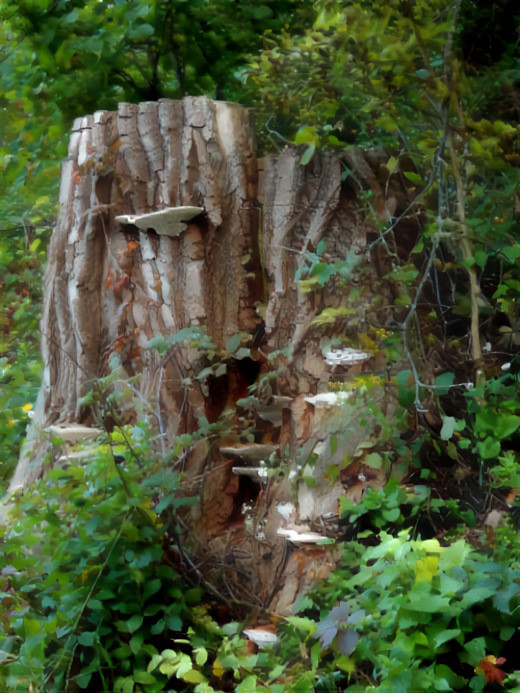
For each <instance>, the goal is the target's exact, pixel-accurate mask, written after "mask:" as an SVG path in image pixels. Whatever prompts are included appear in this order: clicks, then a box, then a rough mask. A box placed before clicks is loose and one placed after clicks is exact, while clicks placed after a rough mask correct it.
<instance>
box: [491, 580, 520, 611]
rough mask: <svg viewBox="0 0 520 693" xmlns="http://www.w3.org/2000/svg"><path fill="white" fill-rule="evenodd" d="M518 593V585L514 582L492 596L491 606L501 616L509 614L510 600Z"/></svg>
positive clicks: (519, 589) (519, 587) (519, 591)
mask: <svg viewBox="0 0 520 693" xmlns="http://www.w3.org/2000/svg"><path fill="white" fill-rule="evenodd" d="M518 593H520V585H518V583H516V582H512V583H511V584H509V585H507V586H506V587H503V588H502V589H501V590H499V591H498V592H497V593H496V594H495V595H494V596H493V605H494V606H495V608H496V609H498V610H499V611H501V612H502V613H503V614H509V613H511V609H510V602H511V599H512V598H513V597H515V596H516V595H518Z"/></svg>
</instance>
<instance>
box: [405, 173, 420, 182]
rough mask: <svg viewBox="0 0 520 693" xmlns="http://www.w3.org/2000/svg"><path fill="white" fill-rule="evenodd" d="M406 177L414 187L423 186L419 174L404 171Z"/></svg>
mask: <svg viewBox="0 0 520 693" xmlns="http://www.w3.org/2000/svg"><path fill="white" fill-rule="evenodd" d="M404 175H405V176H406V178H408V180H409V181H410V182H411V183H413V184H414V185H421V183H422V182H423V179H422V177H421V176H420V175H419V174H418V173H414V172H413V171H404Z"/></svg>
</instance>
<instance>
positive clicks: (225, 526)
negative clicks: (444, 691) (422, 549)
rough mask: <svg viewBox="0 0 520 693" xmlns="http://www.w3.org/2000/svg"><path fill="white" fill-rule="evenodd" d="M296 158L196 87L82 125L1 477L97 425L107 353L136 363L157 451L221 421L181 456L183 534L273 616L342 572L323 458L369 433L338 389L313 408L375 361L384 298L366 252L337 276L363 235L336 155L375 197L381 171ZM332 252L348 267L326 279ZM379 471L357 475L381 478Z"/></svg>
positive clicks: (339, 488)
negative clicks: (191, 498)
mask: <svg viewBox="0 0 520 693" xmlns="http://www.w3.org/2000/svg"><path fill="white" fill-rule="evenodd" d="M300 156H301V154H300V153H299V152H298V151H297V150H296V149H289V148H286V149H285V150H284V151H282V152H281V153H279V154H278V155H276V156H267V157H264V158H262V159H258V158H257V157H256V154H255V143H254V134H253V129H252V126H251V124H250V117H249V113H248V111H247V110H245V109H243V108H242V107H240V106H238V105H234V104H230V103H224V102H216V101H211V100H209V99H207V98H205V97H187V98H184V99H183V100H182V101H171V100H161V101H159V102H158V103H143V104H140V105H134V104H128V103H123V104H120V106H119V109H118V111H117V113H115V112H105V111H100V112H97V113H95V114H94V115H93V116H87V117H84V118H81V119H78V120H77V121H76V122H75V123H74V127H73V132H72V136H71V140H70V146H69V155H68V159H67V161H66V162H65V164H64V166H63V172H62V179H61V191H60V212H59V217H58V220H57V224H56V227H55V230H54V233H53V236H52V239H51V243H50V247H49V253H48V258H49V260H48V268H47V272H46V276H45V287H44V309H43V317H42V323H41V324H42V352H43V358H44V375H43V382H42V386H41V391H40V396H39V399H38V403H37V406H36V407H35V413H34V419H33V424H32V428H31V431H30V432H29V435H28V440H27V444H26V446H25V448H24V450H23V453H22V456H21V459H20V462H19V465H18V468H17V470H16V473H15V476H14V478H13V481H12V484H11V489H13V488H17V487H20V486H22V487H23V486H24V485H26V484H27V483H30V482H31V481H33V480H35V479H36V478H38V477H39V476H41V474H42V473H43V467H42V460H43V457H44V452H45V450H46V449H47V448H49V447H50V443H49V442H48V441H49V439H50V437H51V436H49V435H48V433H46V432H48V431H49V430H50V431H51V434H52V435H56V434H60V432H61V433H63V435H62V437H65V435H66V432H67V431H69V433H70V435H71V436H72V440H77V439H79V438H81V436H82V435H83V434H86V435H89V431H90V433H91V434H92V435H95V433H96V428H99V427H100V422H99V421H98V420H96V417H95V412H94V411H93V410H92V408H91V407H89V406H82V404H81V398H82V397H84V396H85V395H86V394H87V393H88V392H89V391H90V390H92V388H93V387H94V386H95V384H96V382H98V381H99V379H100V378H103V377H105V376H107V375H108V373H109V372H110V364H111V361H112V358H113V357H114V356H117V359H118V362H119V363H120V366H119V368H120V377H119V381H118V382H119V383H121V381H125V380H130V379H131V378H134V376H136V375H137V374H139V375H140V378H139V380H138V381H136V382H137V383H138V384H137V385H134V386H133V387H134V389H136V390H137V394H138V400H139V401H140V402H142V403H144V404H143V406H142V408H141V409H140V410H138V409H136V410H135V411H128V410H125V411H124V412H123V413H124V416H125V417H126V418H125V422H126V423H135V422H136V421H137V420H140V419H142V418H147V419H148V420H149V421H150V424H151V425H152V427H153V428H154V429H155V430H156V431H157V433H158V435H159V437H160V440H161V445H162V446H163V449H164V450H171V449H172V446H173V445H174V439H175V438H176V436H179V435H180V434H191V433H193V432H194V431H196V430H197V429H198V428H199V427H200V426H201V422H206V423H207V425H212V424H218V423H219V422H222V427H221V431H220V432H219V433H218V434H213V435H212V436H211V437H205V438H203V439H201V440H200V441H198V442H197V443H196V444H194V445H192V446H191V447H190V448H189V450H188V452H187V454H186V457H185V459H184V460H183V464H184V471H185V478H186V482H185V483H186V493H187V494H193V495H195V494H198V496H199V498H200V502H199V503H198V504H197V505H196V506H195V507H194V508H193V509H192V511H191V512H190V514H189V515H186V516H185V517H184V520H185V526H186V532H185V537H184V538H183V541H185V546H186V550H187V551H188V552H189V553H190V555H191V556H192V559H193V562H194V563H196V564H197V565H200V566H203V567H202V568H201V572H202V573H203V575H204V577H205V580H206V581H207V582H208V583H211V584H213V585H215V586H216V587H217V588H218V590H219V591H220V593H221V594H223V596H225V597H227V598H228V599H229V600H230V601H231V602H235V603H237V604H242V605H246V606H247V605H249V606H250V608H257V609H259V610H262V609H270V610H274V611H277V612H279V613H287V611H288V609H289V608H290V605H291V604H292V603H293V601H294V599H295V598H296V596H297V595H298V594H299V593H301V592H302V590H304V589H306V588H307V587H308V586H309V585H310V584H312V582H313V581H314V580H316V579H318V578H319V577H324V576H326V574H327V572H328V571H329V570H330V569H331V568H332V567H333V566H334V561H335V556H334V552H333V551H331V550H330V549H329V548H328V547H327V546H320V545H316V542H317V541H318V539H319V538H320V537H321V536H325V535H327V533H328V534H331V533H332V534H334V532H335V531H337V501H338V498H339V496H340V495H341V494H342V493H344V491H345V479H343V480H342V479H341V478H340V479H334V478H332V477H330V475H329V473H328V469H329V467H330V465H334V464H335V465H339V467H341V465H342V464H343V466H345V460H346V459H347V458H348V456H349V455H352V454H353V453H354V451H355V450H356V448H358V447H359V444H360V443H362V442H363V441H366V440H367V439H368V438H369V435H370V434H369V432H367V430H368V428H367V426H365V427H363V426H362V425H360V423H359V420H358V419H357V418H356V416H357V413H356V406H355V405H354V404H352V405H349V404H348V399H347V396H346V395H345V397H344V398H343V401H344V405H343V406H342V408H341V410H337V414H336V417H335V418H334V416H332V417H331V414H330V407H328V408H327V407H325V408H322V406H321V405H323V404H327V396H329V400H330V395H331V394H333V393H331V392H330V382H331V380H332V381H336V382H337V383H338V382H339V383H340V384H341V383H342V382H344V381H345V380H348V379H349V378H350V379H352V377H353V372H354V373H355V372H360V370H362V369H363V368H365V367H369V368H372V369H373V368H375V367H377V368H379V369H381V368H382V367H384V366H382V364H380V363H379V364H378V363H377V358H378V357H377V354H376V353H375V352H370V351H368V352H367V351H366V350H363V349H360V348H359V347H360V344H359V340H358V334H357V333H358V331H361V332H362V331H363V325H364V324H366V321H367V313H368V312H369V310H370V304H371V303H373V299H374V296H375V295H376V294H377V293H379V297H380V298H379V304H378V306H380V305H382V304H384V302H385V299H384V291H383V290H382V289H381V282H380V280H379V279H378V275H377V272H376V270H375V268H374V267H371V266H370V265H367V266H365V269H364V274H363V273H362V274H361V276H362V277H363V281H362V282H359V281H358V280H356V281H354V280H352V282H351V284H350V285H349V281H350V278H349V277H350V275H349V272H351V266H352V268H353V266H354V265H355V264H356V262H358V260H359V258H360V256H359V254H356V250H359V249H361V248H363V246H365V244H366V239H367V233H370V232H371V229H370V228H369V227H368V226H367V224H366V222H365V221H364V219H363V213H362V211H361V208H360V203H359V200H358V198H357V195H356V185H354V184H353V183H352V180H353V179H352V177H350V178H347V180H346V181H344V180H343V178H345V176H342V171H343V170H345V168H344V167H345V163H346V164H347V165H348V166H349V167H350V169H351V170H354V169H356V171H357V175H358V178H361V179H362V180H363V181H365V183H366V185H367V187H370V188H371V189H372V191H373V192H374V194H375V200H376V201H377V200H378V199H380V198H381V196H383V192H382V191H383V190H384V185H385V180H384V172H383V173H382V171H383V167H382V166H381V162H380V161H377V160H376V159H377V157H374V156H372V159H370V157H368V159H367V157H366V156H365V155H363V153H362V152H360V151H358V152H357V153H356V154H355V156H354V158H352V155H350V156H351V159H350V160H348V161H346V160H345V159H343V161H342V160H341V159H340V158H339V157H338V156H335V155H333V154H331V153H322V154H316V155H314V156H313V158H312V160H311V161H310V163H309V164H307V165H306V166H303V165H301V163H300ZM385 171H386V169H385ZM386 176H388V172H387V171H386ZM378 196H379V197H378ZM386 197H387V201H386V209H388V208H389V205H390V206H391V205H392V204H393V203H392V202H391V201H390V203H389V202H388V195H387V196H386ZM394 207H395V204H394ZM172 208H181V209H180V211H177V212H175V213H173V212H172V213H171V215H172V216H171V218H170V213H169V212H168V213H167V214H166V213H165V214H162V215H157V214H156V212H159V211H162V210H170V209H172ZM183 208H191V211H190V212H188V211H187V210H184V209H183ZM199 210H200V213H199ZM147 215H148V216H147ZM175 215H177V216H176V217H175V219H176V220H175V219H173V217H174V216H175ZM318 246H320V247H319V255H318V254H317V252H316V251H317V249H318ZM337 261H342V262H343V263H344V274H343V276H338V275H337V274H333V273H331V274H330V275H329V276H328V275H327V267H329V265H330V263H334V262H337ZM349 263H350V265H349ZM349 268H350V269H349ZM320 273H321V274H320ZM295 277H299V278H301V279H304V280H306V282H307V287H305V282H304V284H303V285H301V284H300V285H299V284H298V283H297V282H296V281H295ZM302 286H303V288H302ZM305 288H308V289H312V290H309V291H305V290H304V289H305ZM387 293H388V292H387ZM353 306H354V308H353ZM367 306H368V308H367ZM372 307H373V308H374V306H372ZM376 308H377V307H376ZM376 308H374V309H376ZM183 330H184V332H182V331H183ZM175 335H177V336H178V337H179V339H178V340H177V341H176V343H173V344H172V343H171V342H172V340H171V339H170V342H168V338H169V337H174V336H175ZM183 335H187V338H186V339H181V337H182V336H183ZM161 338H164V339H165V340H166V351H165V353H159V351H160V350H158V349H157V348H156V346H157V344H158V343H159V342H160V340H161ZM157 340H159V342H158V341H157ZM173 342H175V339H173ZM168 344H170V346H168ZM361 346H362V345H361ZM349 349H350V350H349ZM327 354H328V356H327ZM342 354H343V356H342ZM342 359H343V360H342ZM116 386H117V387H119V386H120V387H122V385H120V384H119V385H116ZM327 393H328V395H327ZM380 394H384V393H380ZM316 395H322V397H321V399H320V398H319V397H318V398H316ZM323 395H326V396H325V397H323ZM338 397H339V395H338ZM376 399H377V396H376ZM119 414H121V412H119ZM105 423H106V422H105ZM93 429H94V430H93ZM82 430H83V433H81V431H82ZM215 430H218V429H215ZM74 431H76V433H74ZM75 436H76V437H75ZM333 439H334V442H333V444H332V440H333ZM46 446H47V447H46ZM356 459H357V464H358V467H356V469H358V470H359V469H361V467H362V462H363V460H362V457H360V456H359V455H358V457H357V458H356ZM269 467H276V468H278V469H280V470H282V472H284V473H280V474H279V475H276V474H274V473H272V472H269V471H268V468H269ZM372 472H373V473H372ZM371 474H372V475H370V474H368V481H366V479H367V475H366V474H365V475H364V476H363V475H362V474H361V473H359V474H358V477H356V483H358V482H359V479H365V482H366V483H368V484H369V483H370V479H372V480H374V483H375V482H376V481H378V480H379V482H380V481H381V478H380V477H381V472H379V471H377V470H376V471H374V470H371ZM354 476H355V475H354ZM304 477H305V478H306V479H307V481H305V480H304ZM309 479H312V480H313V483H314V485H313V486H312V487H311V486H310V484H309V483H308V482H309ZM342 482H343V483H342ZM327 527H328V528H329V529H327Z"/></svg>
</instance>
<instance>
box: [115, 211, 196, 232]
mask: <svg viewBox="0 0 520 693" xmlns="http://www.w3.org/2000/svg"><path fill="white" fill-rule="evenodd" d="M203 211H204V209H203V208H202V207H166V209H161V210H159V211H158V212H149V213H148V214H121V215H119V216H117V217H115V221H117V222H118V223H119V224H133V225H134V226H137V228H139V229H142V230H143V231H146V230H147V229H153V230H154V231H155V232H156V233H158V234H159V235H161V236H170V237H171V238H175V236H179V235H180V234H181V233H182V232H183V231H184V230H185V229H186V222H188V221H190V219H193V218H194V217H197V216H198V215H199V214H202V212H203Z"/></svg>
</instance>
